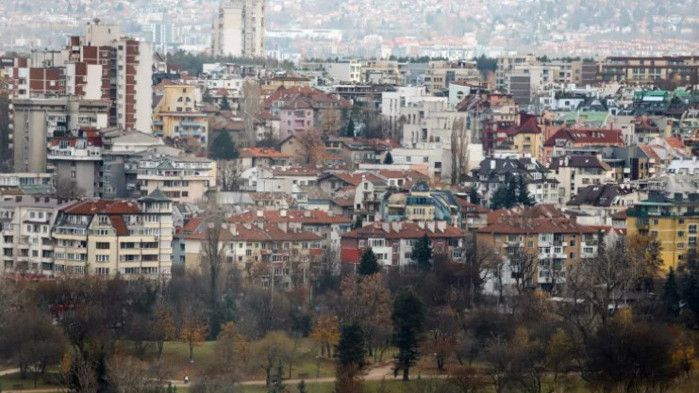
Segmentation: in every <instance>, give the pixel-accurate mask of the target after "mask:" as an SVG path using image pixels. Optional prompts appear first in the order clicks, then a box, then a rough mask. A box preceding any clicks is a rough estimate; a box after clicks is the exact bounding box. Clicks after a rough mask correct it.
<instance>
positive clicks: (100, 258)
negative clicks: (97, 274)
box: [95, 255, 109, 262]
mask: <svg viewBox="0 0 699 393" xmlns="http://www.w3.org/2000/svg"><path fill="white" fill-rule="evenodd" d="M95 257H96V260H97V262H109V255H96V256H95Z"/></svg>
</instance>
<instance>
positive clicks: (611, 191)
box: [567, 183, 647, 225]
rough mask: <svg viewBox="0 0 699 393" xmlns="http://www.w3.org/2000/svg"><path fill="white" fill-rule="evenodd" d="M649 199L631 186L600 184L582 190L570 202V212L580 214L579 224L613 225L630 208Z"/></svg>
mask: <svg viewBox="0 0 699 393" xmlns="http://www.w3.org/2000/svg"><path fill="white" fill-rule="evenodd" d="M645 197H647V194H646V193H642V192H639V191H636V190H634V189H632V188H631V187H629V186H620V185H618V184H611V183H609V184H600V185H593V186H587V187H583V188H580V189H579V190H578V193H577V194H576V195H575V196H574V197H573V198H572V199H571V200H570V201H568V204H567V206H568V208H569V209H567V210H568V211H570V210H574V211H575V212H576V213H577V214H578V221H577V222H578V223H580V224H586V225H611V224H612V219H613V217H614V216H615V215H616V214H617V213H619V212H622V211H625V210H626V209H627V208H628V207H629V206H632V205H633V204H635V203H636V202H638V201H640V200H641V199H645Z"/></svg>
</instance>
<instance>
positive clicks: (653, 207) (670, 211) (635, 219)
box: [626, 189, 699, 272]
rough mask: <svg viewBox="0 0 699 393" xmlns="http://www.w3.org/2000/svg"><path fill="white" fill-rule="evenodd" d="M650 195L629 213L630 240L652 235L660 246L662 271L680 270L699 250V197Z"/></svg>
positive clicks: (627, 224)
mask: <svg viewBox="0 0 699 393" xmlns="http://www.w3.org/2000/svg"><path fill="white" fill-rule="evenodd" d="M693 191H695V192H690V193H689V194H682V193H676V194H671V195H669V196H668V195H666V193H665V192H650V193H649V195H648V199H647V200H644V201H640V202H638V203H636V204H635V205H634V206H633V207H631V208H630V209H629V210H627V211H626V230H627V233H628V237H629V238H631V237H632V236H636V235H641V236H650V237H651V238H652V239H654V240H656V241H658V242H659V243H660V258H661V259H662V262H663V266H662V271H663V272H667V271H668V270H669V269H670V268H673V269H675V270H676V269H677V267H678V266H680V265H682V264H683V263H686V262H687V260H688V258H690V257H695V256H696V255H697V252H698V251H699V246H698V244H697V237H699V194H698V193H696V189H694V190H693Z"/></svg>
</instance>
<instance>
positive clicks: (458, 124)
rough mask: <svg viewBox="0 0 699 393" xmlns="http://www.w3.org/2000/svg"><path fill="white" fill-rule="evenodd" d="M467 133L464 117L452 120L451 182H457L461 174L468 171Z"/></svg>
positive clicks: (453, 183)
mask: <svg viewBox="0 0 699 393" xmlns="http://www.w3.org/2000/svg"><path fill="white" fill-rule="evenodd" d="M469 139H470V138H469V133H468V130H467V129H466V127H465V124H464V119H462V118H459V119H456V120H454V122H453V123H452V126H451V184H452V185H455V184H458V183H459V182H460V180H461V178H462V176H464V175H466V174H467V173H468V169H469V168H468V159H469V154H470V152H469V150H468V145H469V142H470V140H469Z"/></svg>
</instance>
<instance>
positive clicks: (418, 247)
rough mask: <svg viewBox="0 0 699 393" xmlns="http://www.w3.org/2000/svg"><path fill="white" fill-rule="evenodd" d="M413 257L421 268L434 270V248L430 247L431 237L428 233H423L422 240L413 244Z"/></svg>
mask: <svg viewBox="0 0 699 393" xmlns="http://www.w3.org/2000/svg"><path fill="white" fill-rule="evenodd" d="M412 259H413V261H414V262H415V264H416V265H417V267H418V268H420V270H424V271H430V270H432V262H431V261H430V260H431V259H432V248H430V239H429V238H428V237H427V234H425V235H423V236H422V237H421V238H420V240H418V241H417V243H416V244H415V245H414V246H413V252H412Z"/></svg>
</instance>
